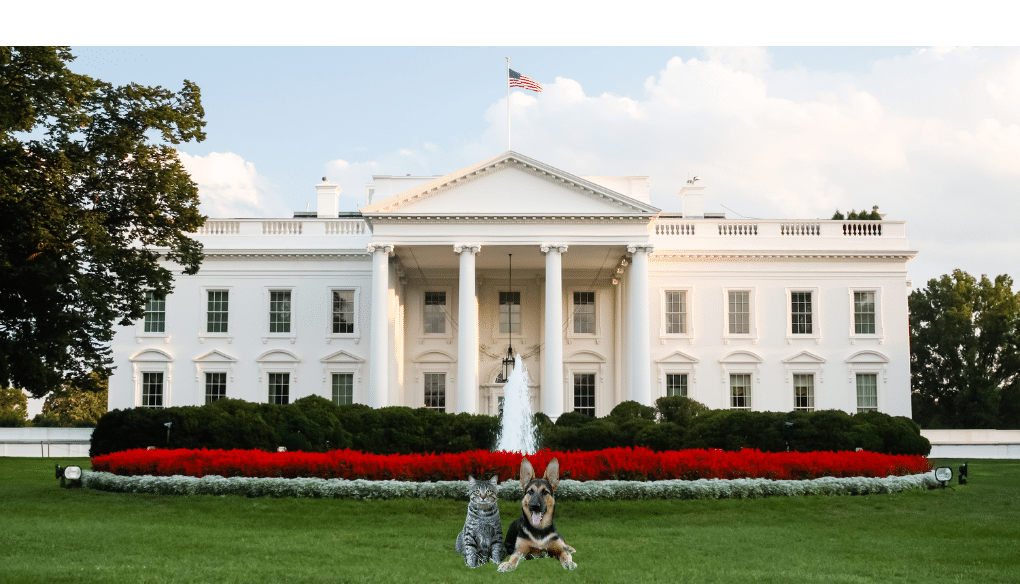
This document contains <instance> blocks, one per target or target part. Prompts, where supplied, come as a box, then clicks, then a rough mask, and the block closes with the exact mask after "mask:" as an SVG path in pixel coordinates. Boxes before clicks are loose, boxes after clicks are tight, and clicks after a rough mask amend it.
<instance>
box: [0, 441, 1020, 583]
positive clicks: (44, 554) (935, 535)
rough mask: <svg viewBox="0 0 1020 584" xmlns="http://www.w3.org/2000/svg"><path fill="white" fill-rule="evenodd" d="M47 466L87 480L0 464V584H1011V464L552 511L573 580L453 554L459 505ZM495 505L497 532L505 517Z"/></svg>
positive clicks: (1014, 467)
mask: <svg viewBox="0 0 1020 584" xmlns="http://www.w3.org/2000/svg"><path fill="white" fill-rule="evenodd" d="M58 462H59V463H60V464H61V465H64V464H68V463H74V464H80V465H83V467H84V468H87V467H88V460H87V459H49V458H0V582H3V583H7V582H11V583H19V584H20V583H29V582H46V583H55V582H104V583H105V582H129V583H138V582H182V583H188V584H194V583H203V582H237V583H239V584H240V583H245V584H246V583H249V582H286V583H290V582H324V583H325V582H335V583H342V582H400V583H404V582H421V583H450V584H452V583H459V582H497V581H499V582H527V583H545V582H552V581H554V579H555V581H574V582H596V583H598V582H607V583H608V582H619V583H627V584H630V583H636V582H675V581H679V582H692V583H698V584H701V583H710V582H741V583H743V582H775V583H777V584H778V583H782V584H787V583H792V582H812V583H814V582H847V583H849V582H874V583H876V584H877V583H883V584H884V583H887V582H897V583H900V582H919V583H921V582H923V583H925V584H933V583H934V584H942V583H947V582H980V583H990V582H1010V583H1015V582H1020V553H1018V552H1020V489H1018V487H1017V482H1018V481H1020V461H972V462H971V469H970V484H969V485H966V486H963V487H956V488H953V489H946V490H944V491H930V492H909V493H904V494H898V495H878V496H875V495H873V496H866V497H836V498H826V497H806V498H796V499H778V498H774V499H754V500H725V501H638V502H634V501H631V502H620V503H581V502H563V503H561V504H560V506H559V508H558V510H557V514H556V518H557V525H558V526H559V528H560V532H561V533H562V534H563V535H564V537H565V539H566V540H567V543H569V544H571V545H573V546H574V547H575V548H577V553H575V554H574V561H576V562H577V564H578V568H577V570H574V571H573V572H568V571H565V570H563V569H562V568H561V567H560V565H559V563H558V562H556V561H554V560H550V559H544V560H534V561H529V562H522V563H521V564H520V566H519V567H518V568H517V570H516V571H514V572H511V573H508V574H498V573H497V572H496V566H495V565H493V564H491V563H490V564H488V565H486V566H485V567H482V568H478V569H474V570H472V569H468V568H466V567H465V566H464V564H463V561H462V560H461V558H460V556H458V555H457V553H456V552H454V551H453V542H454V539H455V537H456V535H457V532H458V531H460V529H461V527H462V526H463V521H464V514H465V509H466V505H467V503H466V502H460V501H447V500H435V501H420V500H399V501H373V502H357V501H342V500H311V499H266V498H261V499H248V498H241V497H215V496H196V497H160V496H150V495H129V494H117V493H106V492H96V491H88V490H81V489H74V490H70V489H61V488H59V486H58V485H59V481H57V480H55V479H54V478H53V464H54V463H58ZM937 462H945V463H948V464H949V465H950V466H952V467H953V469H954V473H955V469H956V467H957V466H958V465H959V463H960V461H955V460H953V461H937ZM954 483H955V480H954ZM500 507H501V509H502V511H503V525H504V530H505V528H506V526H507V525H509V523H510V521H512V520H513V519H514V518H515V517H516V515H517V513H516V512H515V510H516V509H517V505H516V502H511V501H501V502H500Z"/></svg>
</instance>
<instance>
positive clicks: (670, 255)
mask: <svg viewBox="0 0 1020 584" xmlns="http://www.w3.org/2000/svg"><path fill="white" fill-rule="evenodd" d="M916 255H917V252H916V251H873V252H868V251H863V252H862V251H822V252H817V251H816V252H811V251H803V252H800V251H774V252H771V251H757V252H756V251H739V252H720V251H712V250H706V251H686V250H685V251H673V250H663V251H657V252H655V253H652V254H651V255H650V256H649V257H648V259H649V261H652V262H658V263H674V262H744V263H750V262H818V261H823V262H860V261H873V262H906V261H909V260H911V259H913V258H914V256H916Z"/></svg>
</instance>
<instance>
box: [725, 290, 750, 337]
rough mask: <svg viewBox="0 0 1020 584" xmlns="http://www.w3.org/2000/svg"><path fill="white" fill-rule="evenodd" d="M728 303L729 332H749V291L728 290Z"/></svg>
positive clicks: (737, 333) (739, 333)
mask: <svg viewBox="0 0 1020 584" xmlns="http://www.w3.org/2000/svg"><path fill="white" fill-rule="evenodd" d="M729 304H730V306H729V317H730V334H731V335H749V334H751V293H750V292H730V294H729Z"/></svg>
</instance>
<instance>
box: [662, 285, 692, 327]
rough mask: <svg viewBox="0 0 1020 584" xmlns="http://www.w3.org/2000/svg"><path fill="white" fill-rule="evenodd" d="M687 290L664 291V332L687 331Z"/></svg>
mask: <svg viewBox="0 0 1020 584" xmlns="http://www.w3.org/2000/svg"><path fill="white" fill-rule="evenodd" d="M686 304H687V292H685V291H682V290H674V291H669V292H666V306H665V317H666V334H670V335H676V334H686V333H687V306H686Z"/></svg>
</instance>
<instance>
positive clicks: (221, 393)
mask: <svg viewBox="0 0 1020 584" xmlns="http://www.w3.org/2000/svg"><path fill="white" fill-rule="evenodd" d="M225 397H227V374H226V373H206V374H205V403H207V404H211V403H213V402H214V401H216V400H218V399H223V398H225Z"/></svg>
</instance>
